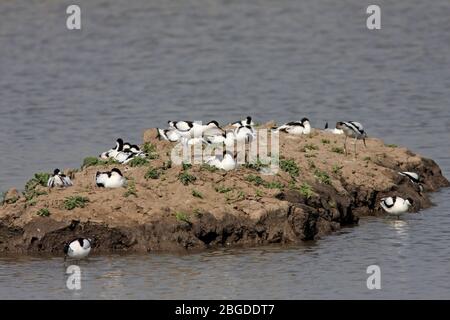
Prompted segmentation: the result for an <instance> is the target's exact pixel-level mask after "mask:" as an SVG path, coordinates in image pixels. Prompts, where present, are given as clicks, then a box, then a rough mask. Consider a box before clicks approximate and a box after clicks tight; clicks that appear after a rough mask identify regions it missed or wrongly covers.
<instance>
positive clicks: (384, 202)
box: [380, 196, 414, 217]
mask: <svg viewBox="0 0 450 320" xmlns="http://www.w3.org/2000/svg"><path fill="white" fill-rule="evenodd" d="M413 203H414V201H413V199H411V198H407V199H406V200H405V199H403V198H400V197H397V196H393V197H387V198H383V199H381V202H380V205H381V207H382V208H383V209H384V211H386V212H387V213H389V214H392V215H397V216H398V217H400V214H402V213H405V212H407V211H408V209H409V207H411V206H412V204H413Z"/></svg>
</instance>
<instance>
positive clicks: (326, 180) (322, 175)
mask: <svg viewBox="0 0 450 320" xmlns="http://www.w3.org/2000/svg"><path fill="white" fill-rule="evenodd" d="M314 175H315V176H316V178H317V179H318V180H319V181H320V182H321V183H323V184H331V178H330V176H329V175H328V173H326V172H325V171H321V170H319V169H316V170H315V171H314Z"/></svg>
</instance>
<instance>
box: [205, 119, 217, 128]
mask: <svg viewBox="0 0 450 320" xmlns="http://www.w3.org/2000/svg"><path fill="white" fill-rule="evenodd" d="M211 123H214V124H215V125H216V126H217V127H218V126H219V123H218V122H217V121H216V120H213V121H210V122H208V125H210V124H211Z"/></svg>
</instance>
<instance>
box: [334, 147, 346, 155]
mask: <svg viewBox="0 0 450 320" xmlns="http://www.w3.org/2000/svg"><path fill="white" fill-rule="evenodd" d="M331 151H332V152H335V153H339V154H344V149H343V148H340V147H333V148H331Z"/></svg>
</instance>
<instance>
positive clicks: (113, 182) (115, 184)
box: [95, 168, 127, 188]
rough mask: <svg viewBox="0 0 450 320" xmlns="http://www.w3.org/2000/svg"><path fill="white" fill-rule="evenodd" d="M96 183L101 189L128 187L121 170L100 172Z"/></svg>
mask: <svg viewBox="0 0 450 320" xmlns="http://www.w3.org/2000/svg"><path fill="white" fill-rule="evenodd" d="M95 183H96V184H97V187H100V188H120V187H124V186H126V184H127V180H126V179H125V178H124V177H123V175H122V172H120V170H119V169H117V168H114V169H112V170H111V171H107V172H99V171H98V172H97V173H96V175H95Z"/></svg>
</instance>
